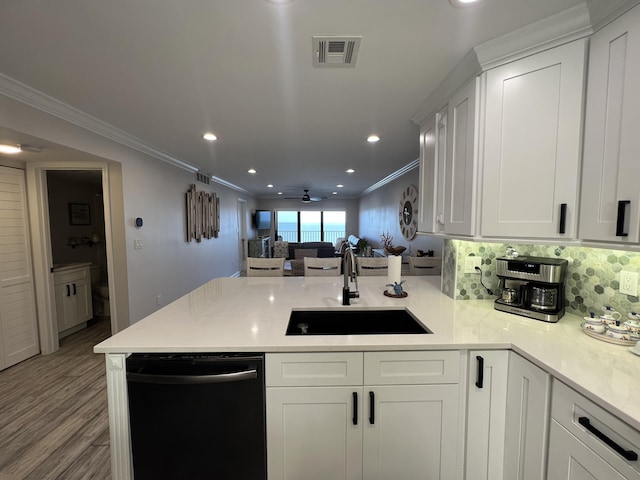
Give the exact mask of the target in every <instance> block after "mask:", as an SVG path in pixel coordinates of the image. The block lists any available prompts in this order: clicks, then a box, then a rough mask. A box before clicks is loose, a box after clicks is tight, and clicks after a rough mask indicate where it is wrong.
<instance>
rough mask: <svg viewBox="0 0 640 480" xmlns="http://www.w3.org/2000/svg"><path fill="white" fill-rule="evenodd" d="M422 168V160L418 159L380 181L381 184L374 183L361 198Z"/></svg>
mask: <svg viewBox="0 0 640 480" xmlns="http://www.w3.org/2000/svg"><path fill="white" fill-rule="evenodd" d="M419 166H420V159H419V158H416V159H415V160H414V161H413V162H411V163H408V164H406V165H405V166H404V167H402V168H400V169H398V170H396V171H395V172H393V173H392V174H390V175H387V176H386V177H384V178H383V179H382V180H380V181H379V182H376V183H374V184H373V185H371V186H370V187H369V188H367V189H366V190H364V191H363V192H362V193H361V194H360V197H364V196H365V195H368V194H370V193H371V192H373V191H374V190H377V189H379V188H380V187H382V186H384V185H386V184H387V183H391V182H393V181H394V180H396V179H397V178H399V177H401V176H402V175H404V174H405V173H408V172H410V171H411V170H414V169H416V168H418V167H419Z"/></svg>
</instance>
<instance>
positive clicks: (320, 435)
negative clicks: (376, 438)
mask: <svg viewBox="0 0 640 480" xmlns="http://www.w3.org/2000/svg"><path fill="white" fill-rule="evenodd" d="M354 393H355V394H356V396H355V397H354ZM361 412H362V386H359V387H353V388H351V387H321V388H320V387H299V388H296V387H291V388H290V387H273V388H267V465H268V477H269V480H284V479H286V480H303V479H304V480H327V479H332V480H340V479H345V480H346V479H361V478H362V423H363V421H364V420H363V418H362V413H361Z"/></svg>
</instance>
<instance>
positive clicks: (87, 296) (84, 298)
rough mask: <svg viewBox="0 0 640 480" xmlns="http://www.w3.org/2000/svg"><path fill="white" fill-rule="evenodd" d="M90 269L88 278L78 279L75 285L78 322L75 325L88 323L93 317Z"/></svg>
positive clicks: (74, 292)
mask: <svg viewBox="0 0 640 480" xmlns="http://www.w3.org/2000/svg"><path fill="white" fill-rule="evenodd" d="M88 270H89V269H88V268H87V276H85V277H84V278H81V279H78V280H77V281H75V282H74V283H73V286H72V287H73V294H74V296H75V303H76V305H75V307H76V320H75V325H78V324H80V323H82V322H86V321H87V320H90V319H91V317H93V305H92V303H91V282H90V281H89V278H88V277H89V271H88Z"/></svg>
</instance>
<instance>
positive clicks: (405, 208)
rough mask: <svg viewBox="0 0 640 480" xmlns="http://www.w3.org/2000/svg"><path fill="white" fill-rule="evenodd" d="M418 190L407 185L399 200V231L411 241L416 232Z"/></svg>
mask: <svg viewBox="0 0 640 480" xmlns="http://www.w3.org/2000/svg"><path fill="white" fill-rule="evenodd" d="M417 215H418V189H417V188H416V187H414V186H413V185H409V186H408V187H407V188H406V189H405V190H404V192H402V198H401V199H400V211H399V219H400V231H401V232H402V235H403V236H404V238H406V239H407V240H413V237H415V236H416V231H417V230H418V217H417Z"/></svg>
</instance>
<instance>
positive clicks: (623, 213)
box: [616, 200, 631, 237]
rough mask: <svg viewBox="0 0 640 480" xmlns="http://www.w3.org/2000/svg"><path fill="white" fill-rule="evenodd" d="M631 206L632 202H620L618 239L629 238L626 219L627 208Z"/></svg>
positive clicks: (617, 228)
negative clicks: (625, 224)
mask: <svg viewBox="0 0 640 480" xmlns="http://www.w3.org/2000/svg"><path fill="white" fill-rule="evenodd" d="M629 205H631V200H620V201H619V202H618V221H617V222H616V237H628V236H629V232H627V231H626V229H625V226H624V223H625V222H624V221H625V217H626V216H627V207H628V206H629Z"/></svg>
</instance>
